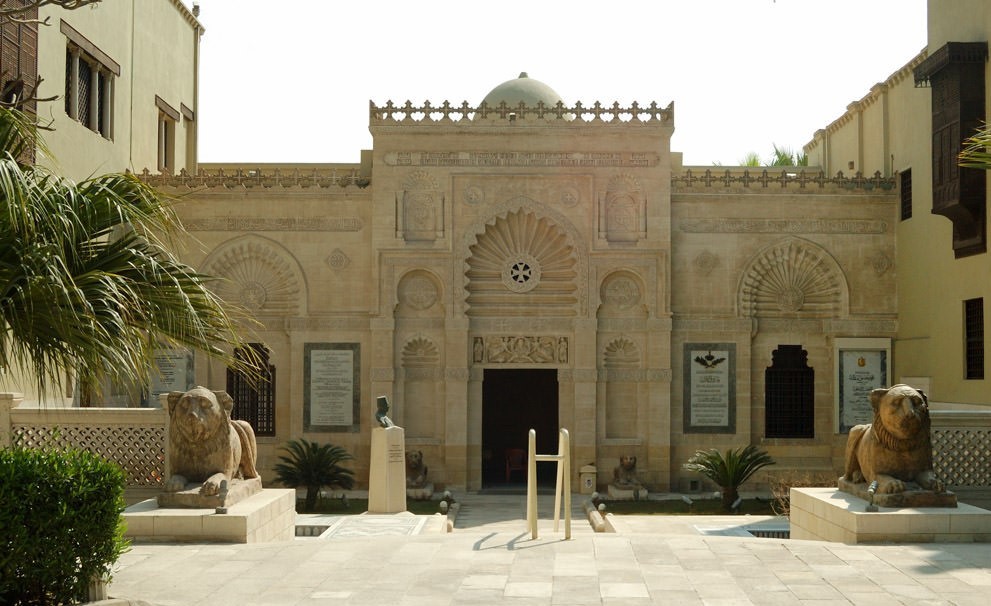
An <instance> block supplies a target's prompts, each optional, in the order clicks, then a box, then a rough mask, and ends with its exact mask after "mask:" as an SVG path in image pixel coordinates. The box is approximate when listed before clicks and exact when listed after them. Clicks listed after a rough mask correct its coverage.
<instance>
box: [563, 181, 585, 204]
mask: <svg viewBox="0 0 991 606" xmlns="http://www.w3.org/2000/svg"><path fill="white" fill-rule="evenodd" d="M579 200H581V195H580V194H579V193H578V188H577V187H574V186H572V185H567V186H565V187H563V188H561V205H562V206H564V207H566V208H571V207H573V206H577V205H578V202H579Z"/></svg>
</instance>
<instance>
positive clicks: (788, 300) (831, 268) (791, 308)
mask: <svg viewBox="0 0 991 606" xmlns="http://www.w3.org/2000/svg"><path fill="white" fill-rule="evenodd" d="M846 300H847V297H846V280H845V278H844V276H843V273H842V271H841V270H840V268H839V265H838V264H837V263H836V261H835V260H833V258H832V257H831V256H830V255H829V254H828V253H827V252H826V251H825V250H823V249H822V248H821V247H819V246H817V245H815V244H813V243H811V242H806V241H803V240H798V239H790V240H786V241H784V242H780V243H778V244H776V245H774V246H772V247H770V248H768V249H766V250H764V251H763V252H762V253H761V254H760V255H758V256H757V257H756V258H755V259H754V260H753V261H751V263H750V265H749V267H748V268H747V270H746V271H745V272H744V274H743V278H742V280H741V287H740V309H741V311H742V313H743V314H744V315H746V316H759V317H774V316H793V315H798V314H801V315H811V316H813V317H837V316H840V315H843V314H844V313H845V311H846V309H845V308H846Z"/></svg>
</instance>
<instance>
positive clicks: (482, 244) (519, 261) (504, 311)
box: [465, 208, 580, 316]
mask: <svg viewBox="0 0 991 606" xmlns="http://www.w3.org/2000/svg"><path fill="white" fill-rule="evenodd" d="M468 252H469V253H470V256H468V258H467V269H466V271H465V277H466V279H467V285H466V290H467V297H466V301H467V303H468V307H469V309H468V315H475V316H479V315H507V316H509V315H521V314H524V315H525V314H527V313H540V314H541V315H558V316H574V315H577V314H578V313H579V308H580V301H579V296H580V289H579V287H578V285H577V282H578V278H579V266H580V263H579V258H578V252H577V250H576V247H575V243H574V238H572V237H571V236H570V235H569V234H568V233H567V232H565V231H564V230H563V229H562V228H561V227H560V226H559V225H558V224H557V223H556V222H554V221H552V220H551V219H549V218H547V217H545V216H540V215H539V214H538V213H536V212H533V211H530V210H527V209H524V208H518V209H516V210H513V211H508V212H504V213H502V214H499V215H496V216H495V217H493V218H492V219H491V220H490V221H489V222H487V223H486V224H485V226H484V229H483V231H482V233H480V234H478V235H477V239H476V241H475V242H474V243H471V244H469V246H468Z"/></svg>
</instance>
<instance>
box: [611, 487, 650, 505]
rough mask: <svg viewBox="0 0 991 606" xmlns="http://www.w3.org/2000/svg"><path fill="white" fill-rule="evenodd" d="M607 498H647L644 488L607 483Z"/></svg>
mask: <svg viewBox="0 0 991 606" xmlns="http://www.w3.org/2000/svg"><path fill="white" fill-rule="evenodd" d="M609 498H610V499H612V500H614V501H642V500H646V499H647V489H646V488H617V487H616V486H613V485H612V484H610V485H609Z"/></svg>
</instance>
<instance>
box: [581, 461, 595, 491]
mask: <svg viewBox="0 0 991 606" xmlns="http://www.w3.org/2000/svg"><path fill="white" fill-rule="evenodd" d="M578 484H579V490H578V492H579V493H581V494H592V493H593V492H595V465H584V466H582V468H581V469H580V470H579V471H578Z"/></svg>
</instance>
